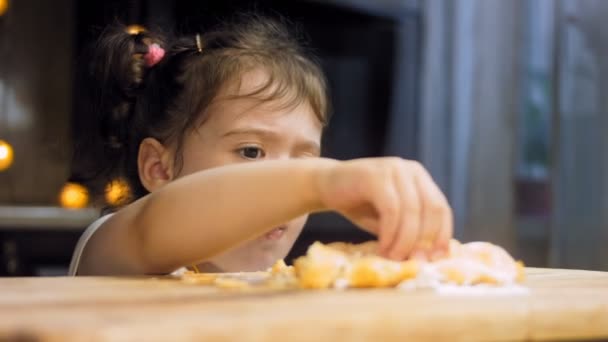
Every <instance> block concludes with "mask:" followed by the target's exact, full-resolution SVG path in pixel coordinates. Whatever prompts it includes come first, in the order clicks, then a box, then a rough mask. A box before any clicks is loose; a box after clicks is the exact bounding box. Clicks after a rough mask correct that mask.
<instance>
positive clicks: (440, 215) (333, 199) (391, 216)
mask: <svg viewBox="0 0 608 342" xmlns="http://www.w3.org/2000/svg"><path fill="white" fill-rule="evenodd" d="M317 185H318V187H319V193H320V199H321V202H322V204H323V207H325V208H327V209H330V210H335V211H337V212H338V213H340V214H342V215H343V216H345V217H346V218H348V219H349V220H350V221H352V222H353V223H355V224H356V225H358V226H359V227H361V228H362V229H364V230H366V231H369V232H371V233H373V234H375V235H377V236H378V240H379V243H380V254H382V255H383V256H386V257H389V258H391V259H394V260H404V259H406V258H409V257H415V258H430V259H435V258H438V257H441V256H442V255H444V254H445V253H446V252H447V250H448V246H449V241H450V239H451V237H452V230H453V228H452V211H451V209H450V206H449V204H448V202H447V200H446V198H445V196H444V195H443V193H442V192H441V190H439V188H438V187H437V185H436V184H435V183H434V182H433V180H432V179H431V177H430V175H429V174H428V172H427V171H426V170H425V169H424V167H423V166H422V165H420V164H419V163H418V162H415V161H409V160H404V159H401V158H370V159H357V160H352V161H345V162H338V163H335V164H333V166H332V167H329V168H326V169H323V171H321V176H320V177H319V178H318V183H317Z"/></svg>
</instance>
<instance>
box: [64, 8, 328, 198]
mask: <svg viewBox="0 0 608 342" xmlns="http://www.w3.org/2000/svg"><path fill="white" fill-rule="evenodd" d="M127 31H128V30H127V28H126V27H125V26H122V25H118V24H116V25H113V26H112V27H110V28H108V29H106V30H105V31H104V32H103V33H102V35H101V37H100V38H99V40H98V41H97V42H96V43H95V44H94V45H93V46H92V48H91V49H89V50H88V52H87V54H85V58H86V60H85V62H86V63H85V70H84V72H83V73H81V75H80V76H81V77H80V79H79V81H78V88H77V95H76V96H77V97H78V99H77V100H78V101H77V107H76V110H77V111H81V112H80V113H77V117H86V121H87V125H85V127H84V129H83V130H82V132H83V133H84V134H83V136H81V137H80V139H77V141H78V143H77V146H76V155H75V157H76V159H75V161H76V163H75V167H74V169H75V173H74V174H75V175H76V176H75V178H77V179H75V180H77V181H81V182H83V183H85V184H86V185H87V186H88V187H89V188H90V189H91V191H92V192H93V193H94V194H101V193H102V192H103V186H104V184H106V183H107V182H109V181H110V180H112V179H116V178H123V179H125V180H126V181H127V182H128V184H129V186H130V188H131V193H132V198H131V199H132V200H134V199H137V198H139V197H142V196H144V195H146V194H147V190H146V189H145V188H144V187H143V185H142V184H141V182H140V179H139V174H138V167H137V154H138V150H139V144H140V143H141V141H142V140H143V139H145V138H146V137H154V138H156V139H158V140H159V141H161V142H163V143H169V144H175V146H176V147H177V151H178V153H177V154H176V156H177V158H178V159H179V160H177V162H178V165H181V159H180V158H181V153H180V151H181V145H182V140H183V137H184V135H185V133H186V132H188V130H190V129H194V128H195V127H196V126H197V125H198V124H200V123H201V122H204V120H205V118H204V117H203V116H204V113H205V109H206V108H207V107H208V106H209V105H210V103H211V101H212V100H213V99H214V98H215V97H216V96H217V94H218V92H219V91H220V89H221V88H222V87H225V86H226V85H227V84H229V83H230V82H240V79H241V77H242V76H243V75H244V74H245V73H246V72H248V71H251V70H254V69H258V68H262V70H263V71H264V72H265V73H266V74H267V75H268V77H267V80H266V83H265V84H263V85H262V86H261V87H260V88H258V89H256V90H255V91H254V92H253V93H251V94H246V95H245V96H251V97H256V98H259V99H260V100H262V101H271V100H280V103H281V104H282V105H285V106H293V105H297V104H299V103H302V102H307V103H308V104H309V105H310V106H311V108H312V110H313V111H314V113H315V115H316V116H317V118H318V119H319V121H320V122H321V123H322V124H323V125H325V124H326V123H327V120H328V99H327V94H326V92H327V89H326V88H327V86H326V80H325V78H324V76H323V73H322V71H321V69H320V67H319V64H318V62H317V61H316V60H315V58H314V57H313V56H312V55H311V53H310V52H309V51H308V50H307V49H306V48H305V44H303V42H302V41H301V38H300V37H296V36H295V35H293V34H292V33H290V31H289V30H288V29H287V25H285V23H284V19H281V20H276V19H270V18H267V17H261V16H258V15H241V16H239V17H238V18H236V19H235V20H233V21H231V22H229V23H226V24H223V25H222V26H221V27H219V28H217V29H215V30H212V31H209V32H207V33H205V34H201V35H200V36H199V37H198V38H197V36H196V35H191V36H186V37H180V38H173V39H171V38H168V37H166V36H164V35H162V34H160V33H154V32H150V31H143V32H139V33H136V34H130V33H128V32H127ZM199 38H200V39H199ZM152 44H158V45H160V46H161V47H162V48H163V49H164V50H165V51H166V54H165V56H164V58H162V60H161V61H160V62H159V63H158V64H156V65H154V66H152V67H147V66H146V64H145V60H144V56H145V54H146V53H147V52H148V49H149V47H150V46H151V45H152ZM86 126H88V128H87V127H86Z"/></svg>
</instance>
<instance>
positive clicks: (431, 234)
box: [416, 168, 452, 259]
mask: <svg viewBox="0 0 608 342" xmlns="http://www.w3.org/2000/svg"><path fill="white" fill-rule="evenodd" d="M416 184H417V186H418V190H419V193H420V194H421V196H422V198H423V199H422V208H423V209H422V222H421V227H422V228H421V234H420V236H419V241H418V243H417V246H416V250H417V251H420V252H421V253H424V254H425V255H426V256H427V257H428V258H433V259H434V258H436V257H437V256H439V253H436V252H437V251H438V250H442V249H445V248H444V247H445V246H447V244H448V242H449V239H450V238H451V236H452V215H451V209H450V207H449V205H448V203H447V200H446V199H445V196H444V195H443V193H442V192H441V190H440V189H439V187H438V186H437V185H436V184H435V182H434V181H433V180H432V178H431V176H430V175H429V174H428V173H427V171H426V170H424V169H423V168H420V172H418V173H417V175H416Z"/></svg>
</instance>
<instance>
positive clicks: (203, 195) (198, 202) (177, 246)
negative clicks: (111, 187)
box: [133, 158, 336, 272]
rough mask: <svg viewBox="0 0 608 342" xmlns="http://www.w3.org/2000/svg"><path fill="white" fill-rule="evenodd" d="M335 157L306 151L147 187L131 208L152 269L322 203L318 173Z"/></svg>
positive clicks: (212, 251) (221, 246)
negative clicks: (144, 197)
mask: <svg viewBox="0 0 608 342" xmlns="http://www.w3.org/2000/svg"><path fill="white" fill-rule="evenodd" d="M334 163H336V161H333V160H329V159H321V158H318V159H305V160H296V161H294V160H291V161H268V162H266V161H265V162H255V163H249V164H246V165H243V164H239V165H229V166H223V167H219V168H214V169H209V170H205V171H201V172H198V173H195V174H192V175H189V176H186V177H184V178H182V179H178V180H176V181H174V182H171V183H170V184H168V185H166V186H165V187H164V188H162V189H161V190H159V191H157V192H155V193H152V194H151V195H150V196H149V198H148V199H147V200H146V203H145V204H144V205H143V206H142V207H141V209H140V210H139V212H138V214H137V215H136V216H135V219H134V223H133V229H135V231H136V236H137V237H138V238H137V239H136V240H137V241H139V243H138V244H139V246H138V247H139V248H140V251H141V253H140V255H141V257H142V259H143V262H144V264H145V265H146V268H150V271H153V272H165V271H171V270H173V269H175V268H176V267H179V266H181V265H185V264H190V263H195V262H200V261H203V260H205V259H207V258H210V257H212V256H214V255H216V254H218V253H220V252H222V251H225V250H226V249H228V248H230V247H232V246H234V245H235V244H238V243H240V242H243V241H245V240H248V239H253V238H255V237H258V236H260V235H262V234H264V233H265V232H267V231H268V230H270V229H273V228H275V227H277V226H279V225H281V224H283V223H285V222H287V221H289V220H291V219H293V218H295V217H297V216H300V215H303V214H306V213H309V212H314V211H321V210H324V209H325V208H323V204H322V203H321V201H320V200H319V194H318V190H317V184H316V183H317V182H316V177H317V175H318V174H319V172H322V171H323V169H326V168H328V167H331V166H332V165H334Z"/></svg>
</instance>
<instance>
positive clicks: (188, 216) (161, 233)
mask: <svg viewBox="0 0 608 342" xmlns="http://www.w3.org/2000/svg"><path fill="white" fill-rule="evenodd" d="M89 62H90V67H89V69H87V73H86V74H85V78H86V81H87V83H85V85H84V86H83V88H81V89H80V90H81V91H82V92H83V94H82V95H80V97H81V100H82V101H83V102H84V103H86V104H87V108H85V109H84V110H87V112H88V113H87V114H89V113H90V114H89V115H90V117H91V121H92V122H94V121H97V122H99V123H100V125H98V126H97V127H99V126H100V127H101V130H100V131H99V132H98V134H97V133H96V134H93V133H92V132H87V134H90V135H91V138H92V139H93V141H94V142H95V144H92V145H89V146H86V145H85V148H87V154H86V156H87V157H89V158H86V160H85V161H84V164H83V165H87V166H88V167H89V168H90V169H92V170H94V171H95V173H94V174H95V175H96V176H97V178H98V179H106V178H113V177H117V176H120V177H122V178H124V179H126V180H127V182H128V183H129V185H130V188H131V192H132V198H131V202H130V203H129V204H127V205H125V206H123V207H122V208H121V209H120V210H117V211H116V212H115V213H113V214H109V215H105V216H103V217H101V218H100V219H98V220H97V221H96V222H94V223H93V224H92V225H91V226H90V227H89V228H87V230H86V231H85V233H84V234H83V236H82V237H81V239H80V241H79V243H78V245H77V247H76V250H75V252H74V257H73V260H72V264H71V266H70V274H72V275H76V274H78V275H137V274H167V273H172V272H176V271H179V270H183V269H184V268H188V267H192V268H195V269H198V270H200V271H202V272H217V271H221V272H235V271H255V270H264V269H266V268H268V267H269V266H271V265H272V264H273V263H274V262H275V261H277V260H278V259H282V258H284V257H285V256H286V255H287V253H288V252H289V250H290V248H291V247H292V245H293V243H294V241H295V240H296V238H297V237H298V235H299V234H300V232H301V230H302V227H303V226H304V223H305V222H306V219H307V216H308V214H309V213H313V212H321V211H329V210H333V211H336V212H338V213H340V214H342V215H344V216H345V217H346V218H348V219H349V220H351V221H352V222H353V223H355V224H356V225H358V226H359V227H360V228H361V229H364V230H366V231H369V232H371V233H373V234H376V235H377V236H378V238H379V243H380V252H381V253H382V254H383V255H384V256H386V257H389V258H392V259H395V260H403V259H405V258H408V257H429V258H436V257H439V256H441V255H442V254H443V253H445V251H446V249H447V246H448V241H449V239H450V238H451V235H452V216H451V210H450V208H449V206H448V204H447V201H446V199H445V197H444V196H443V194H442V193H441V191H440V190H439V189H438V187H437V186H436V185H435V184H434V182H433V181H432V179H431V177H430V176H429V174H428V173H427V172H426V171H425V170H424V168H423V167H422V166H421V165H420V164H418V163H416V162H413V161H407V160H402V159H399V158H370V159H360V160H352V161H336V160H331V159H325V158H320V150H321V133H322V130H323V127H324V126H325V125H326V123H327V119H328V99H327V95H326V81H325V79H324V76H323V74H322V72H321V70H320V68H319V66H318V64H317V63H316V62H315V61H314V59H312V58H311V57H310V56H309V55H308V53H307V52H306V51H305V50H304V48H303V47H301V46H300V45H299V43H298V41H297V40H296V39H295V38H293V37H291V36H290V35H289V34H288V33H287V29H286V27H284V26H283V25H282V24H281V23H279V22H276V21H273V20H270V19H267V18H266V19H265V18H260V17H250V18H248V19H246V20H241V21H239V22H235V23H232V24H226V25H224V26H223V27H221V28H219V29H217V30H215V31H212V32H209V33H207V34H204V35H193V36H188V37H184V38H181V39H176V40H168V39H166V38H163V37H161V36H160V35H157V34H153V33H150V32H139V33H133V32H132V33H129V32H127V31H126V29H125V28H124V27H121V28H114V29H109V30H107V31H106V32H105V33H104V34H103V35H102V37H101V38H100V40H99V42H98V43H97V45H96V46H95V49H94V50H93V53H92V54H91V56H90V57H89Z"/></svg>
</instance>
